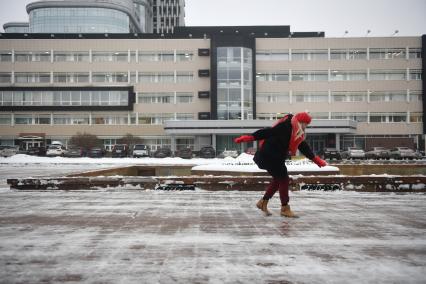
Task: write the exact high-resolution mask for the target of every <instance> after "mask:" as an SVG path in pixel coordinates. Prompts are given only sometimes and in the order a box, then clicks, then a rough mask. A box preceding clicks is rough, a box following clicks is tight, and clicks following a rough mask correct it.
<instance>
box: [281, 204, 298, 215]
mask: <svg viewBox="0 0 426 284" xmlns="http://www.w3.org/2000/svg"><path fill="white" fill-rule="evenodd" d="M281 216H284V217H288V218H297V217H298V216H297V215H296V214H294V212H293V211H291V209H290V205H285V206H281Z"/></svg>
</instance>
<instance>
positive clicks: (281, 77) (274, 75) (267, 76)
mask: <svg viewBox="0 0 426 284" xmlns="http://www.w3.org/2000/svg"><path fill="white" fill-rule="evenodd" d="M256 80H257V81H283V82H285V81H287V82H288V81H289V73H288V71H275V72H258V73H256Z"/></svg>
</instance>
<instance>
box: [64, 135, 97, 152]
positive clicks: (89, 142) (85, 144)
mask: <svg viewBox="0 0 426 284" xmlns="http://www.w3.org/2000/svg"><path fill="white" fill-rule="evenodd" d="M70 144H72V145H75V146H78V147H82V148H85V149H90V148H93V147H102V144H103V143H102V140H101V139H99V138H98V137H97V136H96V135H93V134H89V133H86V132H84V133H80V132H77V134H76V135H74V136H72V137H71V139H70Z"/></svg>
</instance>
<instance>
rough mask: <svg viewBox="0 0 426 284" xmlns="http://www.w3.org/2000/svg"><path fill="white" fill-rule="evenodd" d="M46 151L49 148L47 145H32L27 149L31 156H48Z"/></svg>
mask: <svg viewBox="0 0 426 284" xmlns="http://www.w3.org/2000/svg"><path fill="white" fill-rule="evenodd" d="M55 146H56V145H55ZM59 147H61V146H59ZM46 153H47V149H46V148H45V147H31V148H28V150H27V151H26V154H27V155H31V156H46Z"/></svg>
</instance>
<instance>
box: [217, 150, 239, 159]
mask: <svg viewBox="0 0 426 284" xmlns="http://www.w3.org/2000/svg"><path fill="white" fill-rule="evenodd" d="M226 157H231V158H236V157H238V151H237V150H225V151H223V152H222V153H220V155H219V158H226Z"/></svg>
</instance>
